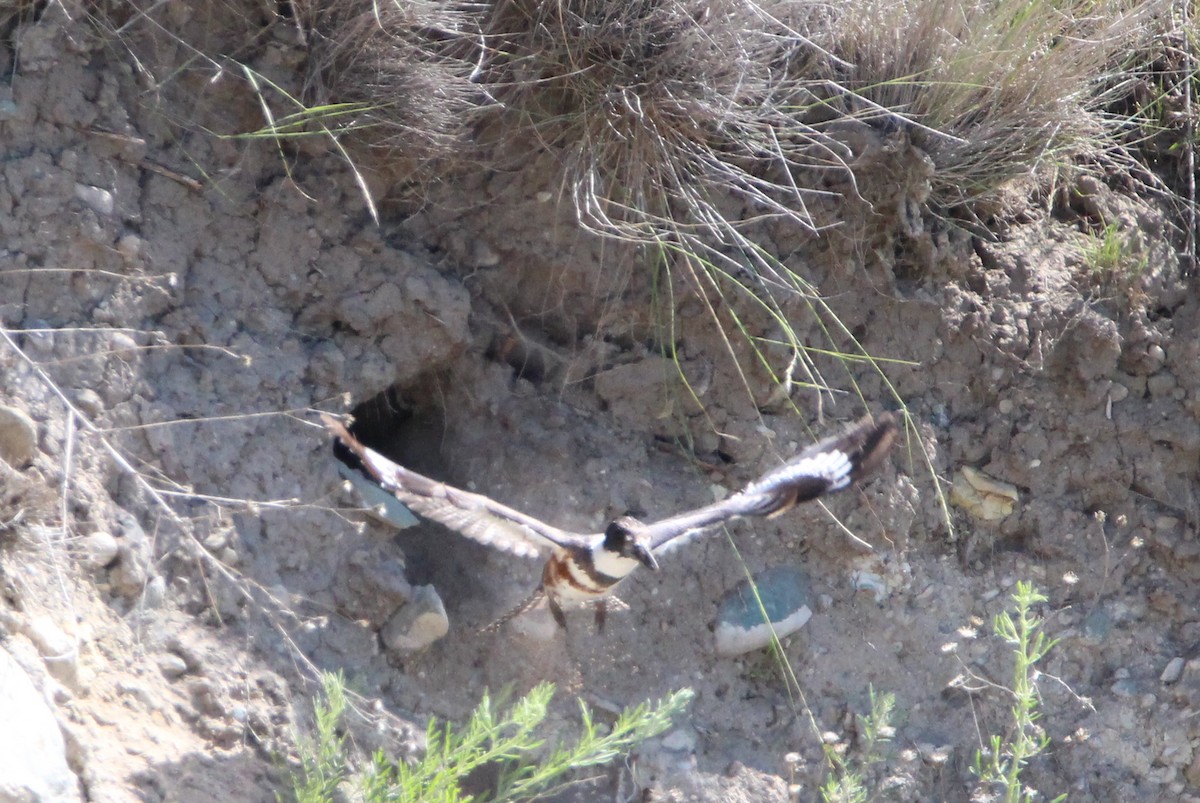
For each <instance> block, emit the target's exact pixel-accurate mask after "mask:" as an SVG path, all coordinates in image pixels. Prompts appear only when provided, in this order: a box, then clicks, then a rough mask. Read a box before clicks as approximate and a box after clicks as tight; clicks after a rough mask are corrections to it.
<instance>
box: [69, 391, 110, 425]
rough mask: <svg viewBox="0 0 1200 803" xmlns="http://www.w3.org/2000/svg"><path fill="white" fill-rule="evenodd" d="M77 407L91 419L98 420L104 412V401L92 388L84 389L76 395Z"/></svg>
mask: <svg viewBox="0 0 1200 803" xmlns="http://www.w3.org/2000/svg"><path fill="white" fill-rule="evenodd" d="M75 406H76V407H78V408H79V411H80V412H81V413H83V414H84V415H86V416H88V417H89V418H91V419H93V420H94V419H96V418H98V417H99V416H100V414H101V413H103V412H104V399H102V398H100V394H99V393H97V392H96V391H94V390H92V389H91V388H84V389H83V390H80V391H78V392H77V393H76V394H75Z"/></svg>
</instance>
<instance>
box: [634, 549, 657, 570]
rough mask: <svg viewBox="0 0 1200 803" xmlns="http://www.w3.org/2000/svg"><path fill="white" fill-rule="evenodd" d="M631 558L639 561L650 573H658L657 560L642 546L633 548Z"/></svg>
mask: <svg viewBox="0 0 1200 803" xmlns="http://www.w3.org/2000/svg"><path fill="white" fill-rule="evenodd" d="M633 556H634V557H635V558H637V559H638V560H639V561H641V563H642V565H643V566H645V567H646V568H647V569H649V570H650V571H652V572H656V571H658V559H657V558H655V557H654V553H653V552H651V551H650V550H649V549H647V548H646V547H645V546H643V545H642V544H638V545H637V546H635V547H634V548H633Z"/></svg>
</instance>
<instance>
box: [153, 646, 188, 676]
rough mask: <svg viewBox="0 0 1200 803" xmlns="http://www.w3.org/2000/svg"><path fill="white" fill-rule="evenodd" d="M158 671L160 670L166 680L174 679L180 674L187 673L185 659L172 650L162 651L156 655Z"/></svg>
mask: <svg viewBox="0 0 1200 803" xmlns="http://www.w3.org/2000/svg"><path fill="white" fill-rule="evenodd" d="M158 671H159V672H162V673H163V677H165V678H167V679H168V680H174V679H175V678H177V677H180V676H181V675H185V674H187V671H188V665H187V661H185V660H183V659H182V658H180V657H179V656H178V655H176V654H175V653H173V652H164V653H163V654H162V655H160V656H159V657H158Z"/></svg>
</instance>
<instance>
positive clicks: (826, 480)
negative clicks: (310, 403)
mask: <svg viewBox="0 0 1200 803" xmlns="http://www.w3.org/2000/svg"><path fill="white" fill-rule="evenodd" d="M321 421H322V423H323V424H324V425H325V427H326V428H327V429H328V430H329V431H330V432H331V433H332V434H333V436H334V437H335V438H336V439H337V441H338V442H340V447H341V448H337V447H335V453H338V456H339V459H341V460H343V461H345V460H346V458H347V457H348V456H349V455H352V456H353V457H352V458H351V461H352V462H353V463H356V464H357V466H356V467H357V468H359V469H360V470H361V471H363V472H364V473H366V474H367V476H369V477H370V478H371V479H373V480H374V481H375V482H377V483H379V485H380V486H382V487H383V488H384V489H386V490H387V491H389V492H391V493H392V494H394V495H395V497H396V498H397V499H399V500H400V501H401V502H402V503H404V504H405V505H406V506H407V507H409V508H410V509H412V510H413V511H414V512H415V513H417V514H418V515H421V516H424V517H425V518H427V519H431V520H433V521H436V522H438V523H439V524H442V525H444V526H446V527H448V528H450V529H451V530H455V531H457V532H459V533H461V534H462V535H464V536H466V537H467V538H470V539H472V540H474V541H478V542H479V543H481V544H485V545H487V546H490V547H494V548H496V549H501V550H504V551H506V552H510V553H512V554H515V555H519V556H522V557H544V556H546V555H548V556H549V559H548V560H547V561H546V564H545V567H544V568H543V570H542V582H541V584H540V585H539V586H538V588H537V590H536V591H535V592H534V593H533V595H531V596H530V597H529V598H528V599H526V600H525V601H524V602H522V603H521V604H520V605H518V606H517V607H516V608H514V609H513V610H511V611H510V612H509V613H507V614H505V615H504V616H503V617H501V618H500V619H499V620H497V621H496V622H495V623H493V624H492V625H491V626H489V627H488V628H485V629H492V628H495V627H498V626H499V625H502V624H504V623H505V622H507V621H508V620H509V619H511V618H513V617H514V616H516V615H518V614H520V613H523V612H525V611H527V610H529V609H530V608H532V607H533V606H534V605H535V604H537V603H538V602H539V601H540V600H541V599H542V598H543V597H544V598H545V599H546V602H547V604H548V605H549V608H550V612H551V614H552V615H553V616H554V620H555V621H556V622H557V623H558V624H559V626H560V627H563V628H565V627H566V626H567V621H566V617H565V616H564V615H563V611H562V604H563V603H564V602H567V603H570V602H579V603H593V604H595V605H596V625H597V627H598V628H603V626H604V619H605V615H606V611H607V608H606V602H607V599H608V595H609V593H610V592H612V590H613V589H614V587H615V586H616V585H617V584H618V583H620V582H621V581H622V580H623V579H625V578H626V577H628V576H629V575H630V574H631V573H633V570H634V569H636V568H637V567H638V566H645V567H646V568H648V569H652V570H654V571H657V570H658V555H662V554H663V553H665V552H668V551H670V550H672V549H675V548H676V547H678V546H680V545H682V544H684V543H686V542H687V541H689V540H691V539H692V538H693V537H695V536H696V535H699V534H700V533H702V532H704V531H705V530H708V529H710V528H712V527H714V526H715V525H718V524H721V523H723V522H726V521H730V520H732V519H737V518H744V517H749V516H769V517H774V516H778V515H780V514H782V513H785V512H787V511H788V510H790V509H791V508H792V507H794V506H796V505H797V504H799V503H801V502H808V501H811V500H813V499H816V498H817V497H820V496H823V495H825V494H829V493H833V492H835V491H842V490H845V489H846V488H849V487H850V486H852V485H853V484H854V483H856V482H858V481H859V480H861V479H862V478H863V477H865V476H867V475H869V474H870V473H871V472H873V471H874V470H875V469H877V468H878V467H879V466H880V464H881V463H882V462H883V460H884V458H886V457H887V454H888V452H889V451H890V450H891V448H892V445H893V443H894V442H895V440H896V433H897V424H896V418H895V416H894V415H892V414H891V413H883V414H881V415H879V416H878V417H876V418H874V419H871V418H870V417H867V418H864V419H862V420H860V421H858V422H857V423H855V424H853V425H852V426H851V427H849V428H848V429H847V430H846V431H845V432H843V433H842V434H840V435H834V436H832V437H829V438H826V439H825V440H823V441H821V442H819V443H816V444H813V445H812V446H809V447H807V448H805V449H804V450H802V451H801V452H800V453H799V454H798V455H796V456H795V457H793V458H792V459H790V460H788V461H787V462H786V463H784V464H783V465H781V466H779V467H778V468H774V469H771V470H770V471H768V472H766V473H765V474H763V475H762V476H761V477H759V478H758V479H757V480H755V481H754V482H752V483H750V484H749V485H747V486H746V487H745V488H744V489H743V490H741V491H739V492H738V493H735V494H733V495H731V496H728V497H726V498H725V499H723V500H721V501H719V502H713V503H712V504H710V505H705V506H704V507H701V508H697V509H696V510H691V511H688V512H686V513H680V514H678V515H675V516H671V517H669V518H665V519H662V520H660V521H656V522H653V523H650V524H646V523H643V522H641V521H638V520H637V519H635V518H633V517H631V516H621V517H620V518H617V519H614V520H613V521H611V522H609V524H608V526H607V527H606V528H605V530H604V532H602V533H596V534H587V533H576V532H570V531H567V530H562V529H559V528H558V527H554V526H552V525H550V524H547V523H546V522H544V521H541V520H539V519H536V518H534V517H533V516H529V515H527V514H525V513H522V512H521V511H519V510H514V509H513V508H511V507H508V506H507V505H503V504H501V503H499V502H496V501H495V500H493V499H489V498H488V497H486V496H483V495H482V494H476V493H471V492H469V491H464V490H461V489H459V488H455V487H453V486H450V485H446V484H444V483H441V482H438V481H436V480H433V479H430V478H428V477H425V476H423V475H421V474H418V473H416V472H414V471H409V470H408V469H406V468H404V467H403V466H400V465H397V464H396V463H394V462H392V461H391V460H389V459H387V458H386V457H384V456H383V455H381V454H379V453H378V452H376V451H375V450H373V449H371V448H369V447H367V446H364V445H363V444H362V443H360V442H359V441H358V439H356V438H355V437H354V436H353V435H351V434H350V432H349V431H348V430H347V429H346V427H345V426H344V425H343V424H342V423H341V422H340V421H338V420H337V419H336V418H334V417H333V416H331V415H328V414H325V413H322V414H321ZM347 450H348V452H349V455H347V454H346V451H347Z"/></svg>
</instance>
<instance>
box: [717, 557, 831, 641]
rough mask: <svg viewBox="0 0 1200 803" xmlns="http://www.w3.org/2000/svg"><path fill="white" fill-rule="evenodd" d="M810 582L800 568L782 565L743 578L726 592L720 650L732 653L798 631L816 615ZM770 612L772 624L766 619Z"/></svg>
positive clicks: (720, 617)
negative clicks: (764, 619) (813, 614)
mask: <svg viewBox="0 0 1200 803" xmlns="http://www.w3.org/2000/svg"><path fill="white" fill-rule="evenodd" d="M810 585H811V584H810V582H809V580H808V576H807V575H806V574H805V573H804V572H803V571H801V570H800V569H796V568H792V567H790V566H779V567H776V568H773V569H768V570H766V571H765V572H761V573H760V574H757V575H755V577H754V584H753V586H752V585H751V584H750V583H749V582H748V581H742V582H741V583H739V584H738V586H737V587H736V588H734V589H733V591H731V592H729V593H728V594H726V595H725V599H724V600H722V602H721V607H720V612H719V613H718V614H717V627H716V630H715V631H714V637H715V641H716V650H717V654H718V655H720V656H723V657H727V658H728V657H732V656H735V655H742V654H743V653H747V652H752V651H753V650H758V649H762V648H763V647H765V646H767V645H768V644H770V643H771V637H772V635H775V636H777V637H778V638H784V637H786V636H789V635H791V634H792V633H795V632H796V631H797V630H799V629H800V628H802V627H804V625H805V624H807V623H808V620H809V619H811V618H812V607H811V606H810V605H809V597H810ZM764 612H766V615H767V619H768V620H769V621H770V625H768V624H767V622H765V621H763V613H764Z"/></svg>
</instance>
